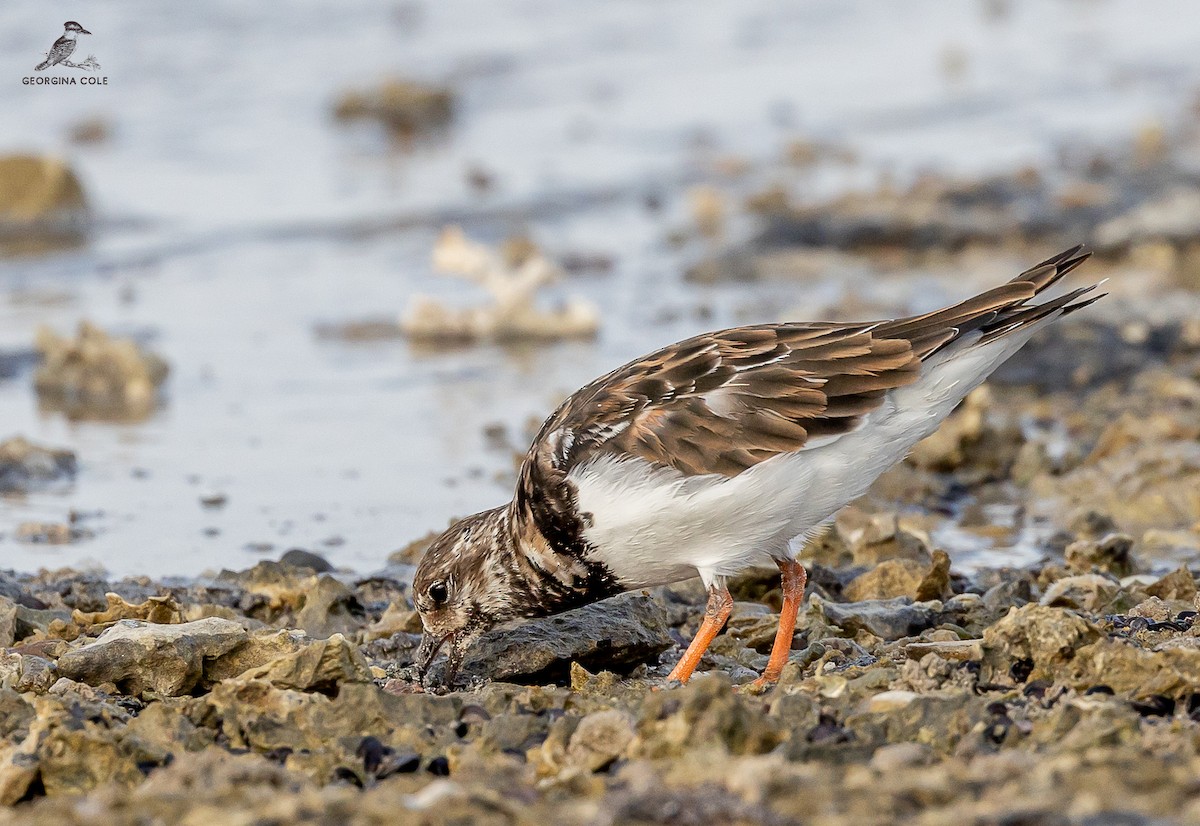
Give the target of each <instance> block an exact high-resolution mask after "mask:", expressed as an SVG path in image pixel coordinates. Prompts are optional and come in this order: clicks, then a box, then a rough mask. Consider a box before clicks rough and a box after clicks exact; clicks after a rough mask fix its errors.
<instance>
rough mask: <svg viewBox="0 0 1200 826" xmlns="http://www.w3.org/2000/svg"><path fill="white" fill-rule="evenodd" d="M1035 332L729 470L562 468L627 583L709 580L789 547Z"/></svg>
mask: <svg viewBox="0 0 1200 826" xmlns="http://www.w3.org/2000/svg"><path fill="white" fill-rule="evenodd" d="M1038 326H1040V325H1038ZM1030 334H1032V330H1029V331H1022V332H1021V333H1019V334H1016V335H1012V336H1008V337H1005V338H1002V339H999V340H997V341H995V342H992V343H991V344H989V345H987V346H985V347H978V346H975V347H970V346H964V347H963V348H962V349H958V350H956V351H954V352H950V353H947V354H946V355H945V356H943V357H942V358H941V359H938V360H936V361H935V362H933V363H930V364H928V365H927V366H926V368H925V370H924V372H923V375H922V378H921V379H920V380H919V381H917V382H916V383H915V384H912V385H909V386H907V387H903V388H900V389H899V390H895V391H892V392H891V393H889V394H888V396H887V398H886V399H885V401H884V403H883V405H882V406H881V407H880V408H879V409H877V410H875V411H873V412H872V413H871V414H870V415H869V416H868V417H867V419H866V421H865V422H864V424H863V426H862V427H860V428H859V429H858V430H856V431H854V432H853V433H848V434H846V435H844V436H841V437H840V438H837V439H835V440H833V441H831V442H828V443H826V444H822V445H820V446H817V447H812V448H808V449H805V450H801V451H798V452H796V453H785V454H780V455H778V456H775V457H773V458H771V459H768V460H767V461H765V462H761V463H760V464H758V465H755V466H754V467H752V468H750V469H748V470H746V471H743V472H742V473H741V474H739V475H737V476H735V477H732V478H728V477H725V476H719V475H706V476H692V477H687V476H684V475H683V474H681V473H679V472H678V471H676V470H674V469H671V468H660V467H656V466H654V465H651V464H650V463H649V462H646V461H644V460H642V459H640V458H636V457H626V458H620V459H618V458H614V457H613V456H610V455H601V456H598V457H597V458H595V459H593V460H591V461H589V462H586V463H584V464H582V465H580V466H579V467H577V468H574V469H572V470H571V472H570V474H569V475H568V479H570V480H571V481H572V482H574V483H575V485H576V487H577V489H578V502H579V509H580V511H581V512H585V513H590V514H591V520H592V521H591V525H590V527H588V528H587V529H586V530H585V531H584V537H585V538H586V539H587V540H588V542H589V543H590V544H591V545H592V547H593V548H594V549H595V550H594V551H593V552H592V553H593V555H594V556H595V558H596V559H597V560H599V561H600V562H602V563H604V564H605V565H606V566H608V568H609V569H610V570H611V571H612V572H613V573H614V574H615V575H616V576H617V577H618V578H619V579H620V580H621V582H622V584H623V585H625V586H626V587H627V588H639V587H647V586H651V585H660V584H664V583H669V582H676V581H678V580H681V579H686V578H688V577H691V576H694V575H696V574H697V573H699V574H700V576H701V577H703V578H704V580H705V583H706V584H711V583H712V582H713V581H715V580H717V579H719V578H721V577H725V576H730V575H732V574H736V573H738V572H739V571H741V570H743V569H745V568H747V567H749V566H751V565H756V564H764V563H765V564H769V563H770V562H771V560H772V559H780V558H786V557H788V556H789V555H790V550H789V546H788V543H789V541H790V540H791V539H793V538H795V537H797V536H800V535H802V534H804V533H806V532H808V531H810V530H812V529H813V528H815V527H817V526H819V525H820V524H822V523H823V522H825V521H826V520H827V519H829V517H831V516H832V515H833V514H835V513H836V512H837V511H838V510H839V509H840V508H842V507H843V506H844V505H846V504H847V503H849V502H851V501H852V500H854V499H856V498H858V497H859V496H861V495H862V494H864V493H865V492H866V490H867V488H868V487H870V485H871V483H872V482H874V481H875V479H876V478H878V477H879V475H880V474H881V473H883V472H884V471H885V470H887V469H888V468H890V467H891V466H892V465H894V464H896V463H897V462H899V461H900V460H901V459H903V458H904V456H905V454H907V453H908V451H909V450H911V449H912V447H913V445H915V444H916V443H917V442H919V441H920V440H921V439H923V438H925V437H926V436H928V435H929V434H930V433H932V432H933V431H934V430H936V429H937V426H938V424H940V423H941V422H942V420H943V419H945V418H946V416H948V415H949V414H950V412H951V411H952V410H953V409H954V407H955V405H957V404H958V402H959V401H961V400H962V398H963V397H964V396H966V394H967V393H969V392H970V391H971V390H973V389H974V388H975V387H977V386H978V385H979V384H981V383H982V382H983V380H984V379H985V378H987V376H988V375H989V374H990V373H991V372H992V371H993V370H995V369H996V367H998V366H999V365H1000V364H1001V363H1002V362H1003V361H1004V360H1005V359H1007V358H1008V357H1009V356H1010V355H1012V354H1013V353H1015V352H1016V351H1017V350H1018V349H1019V348H1020V347H1021V345H1022V344H1024V343H1025V341H1026V340H1027V339H1028V336H1029V335H1030Z"/></svg>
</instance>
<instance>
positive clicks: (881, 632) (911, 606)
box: [822, 597, 942, 640]
mask: <svg viewBox="0 0 1200 826" xmlns="http://www.w3.org/2000/svg"><path fill="white" fill-rule="evenodd" d="M822 607H823V608H824V610H825V616H826V618H827V619H828V620H829V621H830V622H832V623H833V624H834V625H837V626H839V627H840V628H842V629H843V630H844V631H848V632H850V633H852V634H853V633H857V632H859V631H868V632H870V633H872V634H874V635H875V636H877V637H880V638H881V639H884V640H898V639H900V638H901V637H914V636H916V635H917V634H920V633H921V632H922V631H924V630H925V629H926V628H931V627H932V626H934V625H936V624H937V623H938V621H939V619H940V617H941V609H942V604H941V603H940V602H937V601H931V602H913V601H912V600H911V599H909V598H908V597H897V598H895V599H866V600H863V601H862V602H846V603H836V602H826V603H823V606H822Z"/></svg>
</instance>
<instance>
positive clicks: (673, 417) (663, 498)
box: [412, 246, 1104, 691]
mask: <svg viewBox="0 0 1200 826" xmlns="http://www.w3.org/2000/svg"><path fill="white" fill-rule="evenodd" d="M1090 255H1091V253H1090V252H1087V251H1084V249H1083V247H1082V246H1076V247H1073V248H1072V249H1069V250H1066V251H1065V252H1063V253H1060V254H1059V255H1056V256H1054V257H1053V258H1049V259H1047V260H1046V261H1043V262H1041V263H1040V264H1038V265H1036V266H1034V267H1032V268H1030V269H1028V270H1026V271H1025V272H1023V273H1021V274H1020V275H1018V276H1016V277H1015V278H1013V279H1012V280H1011V281H1008V282H1006V283H1003V284H1001V285H999V286H996V287H993V288H991V289H988V290H985V291H984V292H981V293H979V294H977V295H975V296H973V297H971V298H968V299H966V300H965V301H962V302H961V303H958V304H954V305H951V306H948V307H945V308H943V309H939V310H935V311H933V312H928V313H924V314H922V315H916V316H911V317H907V318H898V319H892V320H886V321H868V322H862V323H840V322H783V323H776V324H756V325H752V326H743V327H734V328H731V329H726V330H720V331H716V332H711V333H705V334H703V335H698V336H695V337H693V338H689V339H686V340H684V341H680V342H677V343H675V344H672V345H669V346H667V347H664V348H662V349H660V350H658V351H656V352H654V353H651V354H649V355H647V356H644V357H642V358H639V359H636V360H634V361H631V362H629V363H628V364H625V365H623V366H621V367H618V368H616V369H615V370H613V371H611V372H609V373H607V374H605V375H603V376H601V377H600V378H598V379H596V380H595V381H593V382H591V383H590V384H587V385H586V386H584V387H583V388H581V389H580V390H578V391H577V392H575V393H574V394H573V395H571V396H570V397H569V398H567V399H566V401H564V402H563V403H562V404H561V405H560V406H559V407H558V409H556V410H555V411H554V412H553V413H552V414H551V415H550V416H549V418H547V419H546V420H545V422H544V424H543V425H542V427H541V429H540V431H539V432H538V434H537V436H536V437H535V439H534V441H533V444H532V445H531V447H530V448H529V451H528V453H527V454H526V455H525V457H524V460H523V462H522V464H521V468H520V471H519V474H518V479H517V484H516V491H515V493H514V495H513V498H512V500H511V501H510V502H508V503H507V504H506V505H502V506H500V507H496V508H492V509H490V510H486V511H483V512H482V513H478V514H475V515H473V516H469V517H467V518H465V519H462V520H460V521H458V522H456V523H454V524H453V525H451V526H450V527H449V528H448V529H447V530H446V531H445V532H444V533H442V534H441V535H440V536H439V537H438V538H437V539H435V540H434V541H433V543H432V544H431V545H430V546H429V548H428V550H427V551H426V552H425V554H424V555H423V556H422V557H421V559H420V561H419V562H418V565H417V571H416V573H415V576H414V578H413V585H412V594H413V602H414V604H415V606H416V608H417V611H418V613H419V615H420V618H421V623H422V626H423V631H424V634H423V637H422V640H421V643H420V645H419V646H418V648H417V651H416V653H415V657H414V663H413V668H414V675H413V676H414V679H415V680H416V681H417V682H418V684H419V685H420V686H422V687H424V688H427V689H428V690H431V691H439V690H440V691H444V690H448V687H449V686H450V685H452V683H453V681H454V678H455V676H456V674H457V671H458V669H459V666H460V665H461V663H462V661H463V659H464V657H465V655H466V653H467V651H468V650H469V648H470V646H471V644H472V643H473V642H474V641H475V640H476V639H478V637H479V636H480V635H482V634H483V633H484V632H485V631H488V630H490V629H492V628H494V627H496V626H498V625H501V624H503V623H509V622H511V621H516V620H519V619H521V618H533V617H540V616H547V615H550V614H555V613H558V612H561V611H565V610H569V609H571V608H575V607H579V606H582V605H585V604H588V603H591V602H595V601H598V600H601V599H605V598H607V597H610V596H613V595H616V594H618V593H622V592H625V591H632V590H637V589H642V588H648V587H652V586H657V585H665V584H669V583H673V582H677V581H680V580H684V579H689V578H691V577H695V576H697V575H699V577H700V579H701V580H702V582H703V584H704V586H705V588H706V591H707V595H708V599H707V604H706V606H705V611H704V617H703V620H702V622H701V625H700V628H699V630H698V631H697V633H696V636H695V637H694V638H693V640H692V641H691V643H690V645H689V646H688V647H687V650H686V651H685V652H684V654H683V656H682V658H681V659H680V660H679V661H678V663H677V664H676V665H675V666H674V668H673V669H672V670H671V672H670V673H669V674H668V675H667V680H668V681H673V680H674V681H679V682H682V683H686V682H687V681H688V679H689V678H690V677H691V676H692V674H693V673H694V671H695V670H696V668H697V666H698V665H699V663H700V661H701V658H702V657H703V655H704V653H705V651H706V649H707V648H708V646H709V644H710V643H711V642H712V640H713V638H714V637H715V636H716V635H717V633H718V632H719V631H720V630H721V628H722V626H723V625H724V624H725V621H726V620H727V619H728V618H729V614H730V612H731V610H732V607H733V598H732V597H731V596H730V593H729V590H728V587H727V585H726V582H727V579H728V578H729V577H730V576H733V575H735V574H737V573H739V572H741V571H743V570H745V569H746V568H749V567H751V566H760V565H768V566H769V565H772V564H773V565H775V566H777V567H778V568H779V571H780V577H781V584H782V592H783V606H782V610H781V613H780V620H779V626H778V630H777V633H776V636H775V640H774V644H773V646H772V649H771V654H770V657H769V659H768V661H767V665H766V668H765V670H764V671H763V673H762V675H761V676H760V677H759V678H758V679H757V680H755V681H754V682H753V683H752V688H756V689H760V690H765V689H767V688H769V687H770V686H771V685H773V684H774V683H776V682H777V681H778V679H779V677H780V674H781V672H782V670H783V666H784V665H785V664H786V662H787V657H788V652H789V651H790V649H791V644H792V637H793V634H794V630H795V623H796V615H797V611H798V609H799V607H800V604H801V601H802V599H803V596H804V588H805V583H806V580H807V575H806V572H805V569H804V567H803V566H802V565H801V564H800V563H799V562H798V561H797V557H798V555H799V552H800V551H801V550H802V549H803V540H804V539H806V538H810V537H812V536H814V535H816V534H818V533H820V532H821V531H822V530H823V529H824V527H825V526H826V525H828V523H829V522H830V521H832V519H833V517H834V516H835V515H836V513H837V512H838V511H839V510H840V509H841V508H842V507H843V506H844V505H846V504H848V503H849V502H851V501H852V500H854V499H856V498H858V497H859V496H861V495H862V494H864V493H865V492H866V491H867V488H868V487H869V486H870V485H871V483H872V482H873V481H874V480H875V479H876V478H877V477H878V476H880V474H882V473H883V472H884V471H885V470H887V469H888V468H889V467H891V466H892V465H894V464H896V463H898V462H899V461H901V460H902V459H903V458H904V456H905V455H907V453H908V452H909V451H910V450H911V449H912V448H913V446H914V445H916V443H917V442H919V441H920V440H921V439H923V438H925V437H926V436H928V435H930V434H931V433H932V432H933V431H934V430H936V429H937V427H938V425H939V424H940V423H941V422H942V420H944V419H945V418H946V417H947V416H949V415H950V413H951V412H952V411H953V410H954V408H955V407H956V406H957V405H958V403H959V402H960V401H962V399H963V398H964V397H965V396H966V395H967V394H968V393H969V392H970V391H971V390H973V389H974V388H975V387H977V386H979V385H980V384H981V383H982V382H983V381H984V380H985V379H986V378H987V377H988V375H990V374H991V373H992V372H993V371H994V370H995V369H996V368H998V367H999V366H1000V365H1001V364H1002V363H1003V362H1004V361H1005V360H1006V359H1008V358H1009V357H1010V356H1012V355H1013V354H1014V353H1016V352H1017V350H1019V349H1020V348H1021V347H1022V346H1023V345H1024V344H1026V342H1028V341H1029V339H1030V337H1031V336H1032V335H1033V334H1034V333H1035V332H1036V331H1037V330H1039V329H1041V328H1042V327H1043V326H1044V325H1046V324H1049V323H1051V322H1053V321H1054V320H1056V319H1058V318H1061V317H1062V316H1065V315H1067V314H1069V313H1073V312H1075V311H1077V310H1080V309H1082V308H1083V307H1086V306H1088V305H1089V304H1091V303H1092V302H1094V301H1096V300H1098V299H1099V298H1102V297H1103V295H1104V294H1103V293H1101V294H1093V293H1094V291H1095V290H1096V288H1097V287H1098V286H1100V284H1102V283H1103V282H1100V283H1097V284H1090V285H1088V286H1083V287H1079V288H1077V289H1074V290H1071V291H1068V292H1065V293H1063V294H1061V295H1058V296H1057V297H1053V298H1047V297H1046V296H1045V295H1044V294H1045V292H1046V291H1047V290H1048V289H1049V288H1050V287H1052V286H1053V285H1054V284H1055V283H1057V282H1058V281H1059V280H1060V279H1061V278H1062V277H1063V276H1065V275H1066V274H1067V273H1069V272H1071V271H1072V270H1073V269H1075V268H1076V267H1078V266H1079V265H1080V264H1082V263H1083V262H1084V261H1085V260H1086V259H1087V258H1088V257H1089V256H1090ZM1043 299H1044V300H1043ZM443 647H445V648H446V658H447V663H446V667H445V669H444V670H443V672H442V674H443V676H442V678H441V682H440V683H437V682H436V681H434V680H433V679H432V675H433V673H434V672H432V671H431V670H430V666H431V664H432V663H433V661H434V660H435V658H436V656H437V654H438V652H439V651H440V650H441V649H442V648H443Z"/></svg>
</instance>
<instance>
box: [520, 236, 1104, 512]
mask: <svg viewBox="0 0 1200 826" xmlns="http://www.w3.org/2000/svg"><path fill="white" fill-rule="evenodd" d="M1087 255H1088V253H1085V252H1081V248H1080V247H1075V248H1074V249H1071V250H1067V251H1065V252H1063V253H1061V254H1060V255H1057V256H1055V257H1053V258H1050V259H1047V260H1046V261H1043V262H1042V263H1041V264H1039V265H1037V266H1036V267H1032V268H1030V269H1029V270H1026V271H1025V272H1024V273H1021V274H1020V275H1018V276H1017V277H1016V278H1014V279H1013V280H1012V281H1010V282H1008V283H1006V284H1002V285H1000V286H998V287H994V288H992V289H990V290H986V291H984V292H982V293H980V294H979V295H976V296H973V297H971V298H969V299H967V300H965V301H963V302H961V303H959V304H955V305H953V306H950V307H946V308H943V309H940V310H935V311H934V312H931V313H925V314H922V315H918V316H912V317H909V318H902V319H896V320H890V321H881V322H871V323H860V324H837V323H828V322H821V323H809V324H804V323H786V324H763V325H755V326H749V327H738V328H734V329H730V330H723V331H720V332H716V333H710V334H707V335H703V336H697V337H695V338H691V339H688V340H686V341H682V342H679V343H678V344H675V345H672V346H670V347H666V348H664V349H662V350H659V351H657V352H655V353H652V354H650V355H648V356H645V357H644V358H641V359H638V360H636V361H633V362H630V363H629V364H627V365H625V366H623V367H620V368H618V369H616V370H614V371H612V372H611V373H609V374H607V375H605V376H602V377H601V378H599V379H597V380H596V381H594V382H592V383H591V384H589V385H588V386H586V387H584V388H582V389H581V390H579V391H578V392H577V393H576V394H575V395H573V396H572V397H571V398H569V399H568V400H567V401H566V402H564V403H563V404H562V406H560V407H559V409H558V410H557V411H555V412H554V414H553V415H551V416H550V418H549V419H547V420H546V423H545V424H544V425H543V427H542V431H541V433H540V434H539V436H538V438H537V439H536V440H535V442H534V444H533V446H532V447H531V448H530V451H529V455H528V456H527V458H526V461H525V465H524V467H523V469H522V482H521V486H520V487H519V490H523V489H529V487H530V486H531V485H534V484H535V483H536V480H537V479H538V478H547V479H548V478H557V479H562V478H565V474H566V473H569V472H570V469H571V468H573V467H575V466H577V465H579V464H580V463H582V462H586V461H587V460H588V459H590V458H592V457H594V456H597V455H602V454H606V453H609V454H611V453H618V452H624V453H628V454H631V455H633V456H637V457H639V458H641V459H644V460H646V461H648V462H650V463H652V464H654V465H656V466H660V467H664V468H674V469H675V470H677V471H679V472H681V473H683V474H684V475H687V476H695V475H702V474H720V475H724V476H736V475H737V474H739V473H741V472H742V471H744V470H746V469H747V468H749V467H752V466H754V465H755V464H757V463H759V462H762V461H764V460H766V459H769V458H770V457H772V456H776V455H778V454H780V453H785V452H793V451H798V450H803V449H805V448H806V447H811V446H812V445H813V444H814V443H820V444H827V443H828V442H829V441H830V440H833V439H836V438H838V437H840V436H842V435H844V434H846V433H851V432H853V431H854V430H855V429H856V428H858V427H859V426H860V425H861V424H862V421H863V418H864V417H865V416H867V415H868V414H870V413H871V411H873V410H875V409H877V408H878V407H879V406H880V405H881V404H882V403H883V401H884V399H885V398H886V396H887V394H888V393H889V392H890V391H892V390H895V389H897V388H899V387H903V386H905V385H908V384H912V383H913V382H915V381H917V379H918V378H919V377H920V375H921V365H922V362H923V360H924V359H927V358H928V357H929V356H931V355H932V354H934V353H937V352H939V351H941V350H943V349H944V348H946V347H947V346H950V345H952V344H953V343H954V342H957V341H960V340H963V339H964V336H967V335H968V334H975V335H973V337H972V338H970V339H966V341H965V343H964V346H975V345H977V344H978V343H981V342H987V341H991V340H994V339H995V338H998V337H1000V336H1003V335H1007V334H1008V333H1010V332H1012V331H1013V330H1016V329H1020V328H1024V327H1027V326H1028V325H1029V324H1032V323H1035V322H1037V321H1039V320H1041V319H1042V318H1044V317H1046V316H1047V315H1050V314H1052V313H1055V312H1064V313H1065V312H1070V311H1072V310H1074V309H1078V308H1079V307H1081V306H1085V304H1086V303H1088V302H1089V301H1091V300H1094V299H1084V300H1079V299H1080V298H1081V297H1082V296H1083V295H1084V294H1085V293H1086V292H1088V290H1090V289H1091V288H1083V289H1080V290H1075V291H1073V292H1071V293H1068V294H1066V295H1064V296H1061V297H1059V298H1055V299H1051V300H1050V301H1047V302H1044V303H1042V304H1035V303H1030V300H1031V299H1033V298H1034V297H1035V296H1037V295H1038V294H1039V293H1040V292H1042V291H1043V290H1045V289H1046V288H1048V287H1050V286H1052V285H1053V284H1054V283H1056V282H1057V281H1058V280H1059V279H1060V278H1062V277H1063V275H1065V274H1066V273H1067V272H1069V271H1070V270H1072V269H1074V268H1075V267H1077V266H1078V265H1079V264H1080V263H1081V262H1082V261H1083V260H1084V259H1086V258H1087Z"/></svg>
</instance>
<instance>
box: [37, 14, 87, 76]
mask: <svg viewBox="0 0 1200 826" xmlns="http://www.w3.org/2000/svg"><path fill="white" fill-rule="evenodd" d="M63 29H64V31H63V36H62V37H60V38H59V39H58V40H55V41H54V45H53V46H51V47H50V51H48V52H46V59H45V60H43V61H42V62H41V63H39V64H38V65H37V66H36V67H34V71H35V72H40V71H43V70H44V69H48V68H50V67H51V66H57V65H58V64H59V63H62V62H63V61H64V60H66V59H67V58H68V57H70V56H71V55H72V54H74V53H75V45H76V44H75V38H76V37H78V36H79V35H81V34H91V32H89V31H88V30H87V29H85V28H84V27H83V26H81V25H79V24H78V23H76V22H75V21H74V20H68V21H67V22H66V23H63Z"/></svg>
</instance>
